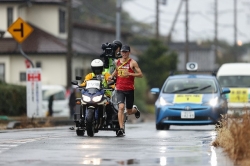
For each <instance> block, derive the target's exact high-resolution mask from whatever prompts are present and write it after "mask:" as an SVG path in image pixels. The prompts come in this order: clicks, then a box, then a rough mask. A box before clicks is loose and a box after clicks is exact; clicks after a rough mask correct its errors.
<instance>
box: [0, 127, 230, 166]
mask: <svg viewBox="0 0 250 166" xmlns="http://www.w3.org/2000/svg"><path fill="white" fill-rule="evenodd" d="M69 127H70V126H64V127H56V128H42V129H21V130H7V131H0V165H8V166H14V165H15V166H17V165H18V166H20V165H25V166H27V165H32V166H45V165H46V166H54V165H60V166H61V165H105V166H117V165H118V166H123V165H131V166H132V165H142V166H184V165H185V166H233V164H232V161H231V160H230V159H229V158H228V157H226V155H225V154H223V152H222V149H216V148H214V147H212V146H211V143H212V141H213V140H214V139H215V137H216V132H215V131H214V126H212V125H211V126H171V128H170V130H169V131H157V130H156V129H155V124H154V122H146V123H139V124H126V136H125V137H116V135H115V132H113V131H99V133H96V134H95V136H94V137H88V136H84V137H79V136H76V133H75V131H74V130H69Z"/></svg>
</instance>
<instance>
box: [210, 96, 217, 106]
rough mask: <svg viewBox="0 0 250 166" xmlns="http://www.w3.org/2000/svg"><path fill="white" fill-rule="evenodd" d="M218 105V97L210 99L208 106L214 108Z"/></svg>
mask: <svg viewBox="0 0 250 166" xmlns="http://www.w3.org/2000/svg"><path fill="white" fill-rule="evenodd" d="M218 103H219V100H218V97H215V98H214V99H211V100H210V101H209V105H211V106H213V107H214V106H216V105H217V104H218Z"/></svg>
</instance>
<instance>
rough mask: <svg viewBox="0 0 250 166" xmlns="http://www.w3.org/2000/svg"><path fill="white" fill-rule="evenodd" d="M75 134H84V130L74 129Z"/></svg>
mask: <svg viewBox="0 0 250 166" xmlns="http://www.w3.org/2000/svg"><path fill="white" fill-rule="evenodd" d="M76 135H77V136H84V130H79V129H78V130H76Z"/></svg>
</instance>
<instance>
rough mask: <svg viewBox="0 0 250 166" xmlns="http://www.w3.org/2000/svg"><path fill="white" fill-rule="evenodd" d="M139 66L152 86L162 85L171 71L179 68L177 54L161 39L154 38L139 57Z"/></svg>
mask: <svg viewBox="0 0 250 166" xmlns="http://www.w3.org/2000/svg"><path fill="white" fill-rule="evenodd" d="M139 66H140V67H141V70H142V72H143V74H144V75H145V76H146V77H147V80H148V85H149V86H150V87H161V86H162V84H163V83H164V81H165V80H166V78H167V77H168V76H169V73H170V71H174V70H176V68H177V54H176V53H175V52H171V51H169V50H168V47H167V46H165V45H164V44H163V43H162V42H161V41H159V40H156V39H152V40H151V41H150V45H149V46H148V49H147V50H146V51H145V52H144V53H143V54H142V55H141V56H140V57H139Z"/></svg>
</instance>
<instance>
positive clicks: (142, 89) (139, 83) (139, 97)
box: [134, 77, 148, 112]
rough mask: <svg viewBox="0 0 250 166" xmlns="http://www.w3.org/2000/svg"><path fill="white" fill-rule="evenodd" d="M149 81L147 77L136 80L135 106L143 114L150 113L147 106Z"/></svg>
mask: <svg viewBox="0 0 250 166" xmlns="http://www.w3.org/2000/svg"><path fill="white" fill-rule="evenodd" d="M147 89H148V86H147V80H146V78H145V77H142V78H135V100H134V101H135V102H134V103H135V105H137V107H138V108H139V110H140V111H142V112H148V110H147V106H146V98H147V96H146V94H147V93H146V92H147Z"/></svg>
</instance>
